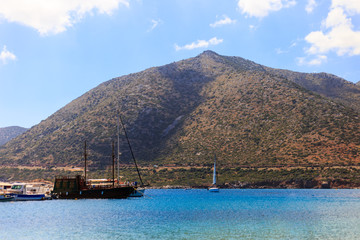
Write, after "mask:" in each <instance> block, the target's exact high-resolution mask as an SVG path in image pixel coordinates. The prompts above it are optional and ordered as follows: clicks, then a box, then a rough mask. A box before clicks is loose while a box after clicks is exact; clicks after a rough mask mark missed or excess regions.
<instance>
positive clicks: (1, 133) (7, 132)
mask: <svg viewBox="0 0 360 240" xmlns="http://www.w3.org/2000/svg"><path fill="white" fill-rule="evenodd" d="M26 130H27V128H23V127H18V126H13V127H4V128H0V146H1V145H4V144H5V143H7V142H8V141H10V140H11V139H13V138H15V137H17V136H19V135H20V134H22V133H24V132H26Z"/></svg>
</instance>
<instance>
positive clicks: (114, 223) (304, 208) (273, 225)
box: [0, 189, 360, 240]
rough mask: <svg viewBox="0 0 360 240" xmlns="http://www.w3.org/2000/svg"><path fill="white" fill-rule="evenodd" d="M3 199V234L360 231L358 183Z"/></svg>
mask: <svg viewBox="0 0 360 240" xmlns="http://www.w3.org/2000/svg"><path fill="white" fill-rule="evenodd" d="M145 194H146V196H145V197H142V198H128V199H121V200H47V201H32V202H3V203H0V239H91V240H95V239H171V240H175V239H360V190H357V189H355V190H350V189H346V190H335V189H311V190H305V189H293V190H289V189H231V190H230V189H220V192H218V193H212V192H209V191H207V190H204V189H202V190H200V189H191V190H185V189H176V190H175V189H167V190H164V189H148V190H146V192H145Z"/></svg>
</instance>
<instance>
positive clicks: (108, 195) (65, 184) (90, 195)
mask: <svg viewBox="0 0 360 240" xmlns="http://www.w3.org/2000/svg"><path fill="white" fill-rule="evenodd" d="M112 149H113V151H112V160H113V167H112V169H113V179H112V181H111V180H110V181H109V180H107V179H96V180H90V179H87V175H86V172H87V153H86V141H85V145H84V159H85V169H84V170H85V171H84V172H85V174H84V175H85V177H83V176H81V175H77V176H76V177H64V176H60V177H55V184H54V190H53V191H52V197H53V198H57V199H96V198H98V199H121V198H127V197H129V196H130V194H132V193H133V192H134V191H135V188H134V187H132V186H126V185H124V186H123V185H118V186H115V173H114V169H115V154H114V143H113V144H112ZM95 181H96V183H95Z"/></svg>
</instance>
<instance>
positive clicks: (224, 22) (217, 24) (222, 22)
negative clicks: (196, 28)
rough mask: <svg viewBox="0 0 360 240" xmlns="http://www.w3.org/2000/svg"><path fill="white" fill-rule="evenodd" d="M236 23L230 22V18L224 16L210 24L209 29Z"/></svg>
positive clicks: (234, 21)
mask: <svg viewBox="0 0 360 240" xmlns="http://www.w3.org/2000/svg"><path fill="white" fill-rule="evenodd" d="M234 23H236V20H232V19H231V18H229V17H228V16H226V15H224V16H223V19H220V20H218V21H216V22H214V23H211V24H210V27H213V28H215V27H220V26H223V25H227V24H234Z"/></svg>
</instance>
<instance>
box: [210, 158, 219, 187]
mask: <svg viewBox="0 0 360 240" xmlns="http://www.w3.org/2000/svg"><path fill="white" fill-rule="evenodd" d="M209 191H210V192H219V188H217V187H216V155H214V173H213V184H212V186H211V187H210V188H209Z"/></svg>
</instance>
